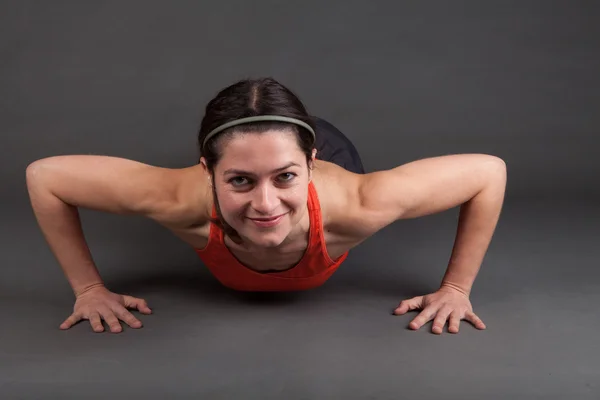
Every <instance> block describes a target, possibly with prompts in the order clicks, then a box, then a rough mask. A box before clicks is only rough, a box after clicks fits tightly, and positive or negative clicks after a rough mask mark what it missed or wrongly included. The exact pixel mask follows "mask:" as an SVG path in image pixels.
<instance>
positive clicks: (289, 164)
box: [223, 161, 300, 175]
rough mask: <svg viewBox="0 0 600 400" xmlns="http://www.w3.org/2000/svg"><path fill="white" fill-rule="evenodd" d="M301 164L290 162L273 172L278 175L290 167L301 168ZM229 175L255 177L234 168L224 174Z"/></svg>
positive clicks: (250, 173)
mask: <svg viewBox="0 0 600 400" xmlns="http://www.w3.org/2000/svg"><path fill="white" fill-rule="evenodd" d="M299 166H300V164H297V163H295V162H293V161H292V162H290V163H288V164H286V165H284V166H283V167H279V168H276V169H274V170H273V171H271V173H272V174H274V173H276V172H280V171H283V170H284V169H288V168H290V167H299ZM229 174H235V175H254V174H253V173H252V172H249V171H244V170H241V169H234V168H230V169H228V170H226V171H225V172H223V175H229Z"/></svg>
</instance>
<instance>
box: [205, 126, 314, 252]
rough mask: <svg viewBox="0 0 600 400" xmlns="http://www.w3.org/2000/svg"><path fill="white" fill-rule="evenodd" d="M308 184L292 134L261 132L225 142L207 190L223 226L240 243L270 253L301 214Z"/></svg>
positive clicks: (308, 176) (303, 159) (302, 157)
mask: <svg viewBox="0 0 600 400" xmlns="http://www.w3.org/2000/svg"><path fill="white" fill-rule="evenodd" d="M313 159H314V152H313ZM310 179H311V171H310V170H309V168H308V165H307V163H306V155H305V154H304V153H303V152H302V150H301V149H300V148H299V147H298V143H297V141H296V137H295V135H294V133H293V132H292V131H267V132H264V133H262V134H253V133H249V134H243V135H236V136H235V137H233V138H231V139H230V140H228V141H226V143H225V144H224V148H223V150H222V155H221V158H220V160H219V162H218V163H217V165H216V166H215V169H214V183H213V185H214V186H215V191H216V194H217V197H218V202H219V207H220V210H221V214H222V217H223V218H224V219H225V221H226V222H227V223H228V224H229V225H230V226H231V227H232V228H233V229H235V230H236V231H237V232H238V234H239V235H240V237H242V238H243V240H244V241H245V242H248V243H250V244H251V245H252V246H256V247H261V248H263V247H264V248H272V247H276V246H278V245H280V244H281V243H282V242H283V241H284V240H285V239H286V238H287V237H288V235H289V234H290V233H291V232H292V231H293V230H294V227H296V226H297V224H298V223H299V222H300V221H301V220H302V218H303V217H304V216H305V215H306V212H307V197H308V183H309V181H310Z"/></svg>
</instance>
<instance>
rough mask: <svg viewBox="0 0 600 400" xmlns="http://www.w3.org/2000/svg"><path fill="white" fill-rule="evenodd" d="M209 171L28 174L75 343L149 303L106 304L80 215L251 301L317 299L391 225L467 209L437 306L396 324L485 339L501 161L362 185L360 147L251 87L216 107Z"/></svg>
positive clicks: (431, 300)
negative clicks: (153, 236)
mask: <svg viewBox="0 0 600 400" xmlns="http://www.w3.org/2000/svg"><path fill="white" fill-rule="evenodd" d="M198 139H199V141H198V144H199V150H200V154H201V158H200V162H199V163H198V164H197V165H193V166H190V167H186V168H181V169H168V168H160V167H156V166H151V165H147V164H143V163H140V162H136V161H132V160H127V159H122V158H116V157H107V156H82V155H72V156H58V157H49V158H45V159H41V160H38V161H36V162H34V163H32V164H31V165H30V166H29V167H28V168H27V174H26V176H27V186H28V190H29V194H30V199H31V203H32V207H33V210H34V212H35V215H36V218H37V220H38V223H39V225H40V228H41V230H42V232H43V234H44V236H45V238H46V240H47V241H48V244H49V246H50V248H51V250H52V252H53V254H54V255H55V257H56V258H57V260H58V262H59V264H60V265H61V267H62V269H63V271H64V273H65V275H66V277H67V279H68V281H69V283H70V285H71V287H72V288H73V291H74V293H75V296H76V301H75V306H74V311H73V314H72V315H71V316H69V317H68V318H67V319H66V320H65V321H64V322H63V324H62V325H61V328H62V329H68V328H69V327H71V326H72V325H73V324H75V323H77V322H78V321H80V320H82V319H88V320H89V321H90V324H91V326H92V327H93V329H94V330H95V331H96V332H101V331H103V330H104V327H103V324H102V320H104V321H106V323H107V325H108V326H109V327H110V330H111V331H112V332H120V331H121V329H122V326H121V325H120V322H119V320H122V321H124V322H125V323H127V324H128V325H129V326H131V327H133V328H139V327H141V326H142V323H141V321H140V320H138V319H137V318H135V317H134V316H133V315H132V314H131V313H130V312H129V311H128V310H127V309H128V308H134V309H137V310H138V311H140V312H141V313H145V314H149V313H151V310H150V308H149V307H148V305H147V303H146V302H145V301H144V300H143V299H139V298H134V297H131V296H127V295H120V294H116V293H112V292H110V291H109V290H108V289H107V288H106V287H105V286H104V285H103V282H102V279H101V277H100V275H99V273H98V271H97V269H96V267H95V265H94V263H93V261H92V258H91V255H90V252H89V249H88V246H87V243H86V242H85V239H84V235H83V233H82V229H81V224H80V221H79V215H78V208H79V207H85V208H88V209H95V210H101V211H106V212H111V213H119V214H137V215H142V216H145V217H148V218H150V219H152V220H154V221H156V222H158V223H159V224H161V225H163V226H164V227H166V228H167V229H169V230H171V231H172V232H173V233H174V234H175V235H177V236H178V237H180V238H181V239H183V240H184V241H185V242H187V243H189V244H190V245H191V246H192V247H193V248H194V249H195V251H196V252H197V253H198V255H199V257H200V258H201V259H202V260H203V261H204V263H205V264H206V266H207V267H208V268H209V269H210V270H211V272H212V273H213V274H214V276H215V277H216V278H217V279H218V280H219V281H220V282H221V283H223V285H225V286H227V287H229V288H232V289H234V290H245V291H289V290H307V289H311V288H316V287H319V286H321V285H322V284H323V283H324V282H325V281H326V280H327V279H328V278H329V277H330V276H331V275H332V274H333V273H334V272H335V271H336V269H337V268H338V267H339V266H340V264H341V263H342V262H343V261H344V260H345V259H346V257H347V255H348V251H349V250H350V249H351V248H353V247H355V246H357V245H358V244H360V243H361V242H362V241H364V240H365V239H367V238H368V237H369V236H371V235H373V234H374V233H375V232H377V231H379V230H380V229H382V228H383V227H385V226H387V225H389V224H391V223H392V222H394V221H397V220H399V219H405V218H415V217H419V216H423V215H428V214H432V213H436V212H441V211H444V210H447V209H450V208H453V207H455V206H458V205H461V206H462V207H461V215H460V219H459V223H458V232H457V237H456V242H455V247H454V249H453V253H452V257H451V260H450V264H449V266H448V270H447V272H446V274H445V276H444V279H443V280H442V284H441V286H440V288H439V290H437V291H436V292H434V293H431V294H429V295H426V296H418V297H415V298H412V299H407V300H404V301H402V302H401V303H400V304H399V306H398V307H397V308H396V310H395V311H394V313H395V314H396V315H400V314H404V313H406V312H407V311H409V310H417V309H418V310H422V312H421V313H420V314H419V315H418V316H417V317H416V318H415V319H414V320H413V321H412V322H411V324H410V327H411V328H412V329H419V328H420V327H421V326H422V325H423V324H425V323H427V322H428V321H430V320H432V319H433V320H434V321H433V332H434V333H438V334H439V333H441V332H442V330H443V327H444V326H445V324H446V323H448V331H449V332H452V333H456V332H458V328H459V322H460V321H461V320H462V319H465V320H467V321H470V322H471V323H473V324H474V325H475V327H477V328H478V329H485V325H484V323H483V322H482V321H481V320H480V319H479V318H478V317H477V315H475V314H474V313H473V311H472V306H471V303H470V301H469V293H470V290H471V286H472V284H473V281H474V280H475V277H476V274H477V272H478V269H479V267H480V265H481V262H482V260H483V258H484V255H485V252H486V251H487V247H488V245H489V243H490V240H491V238H492V235H493V232H494V230H495V227H496V224H497V221H498V218H499V215H500V211H501V207H502V203H503V199H504V190H505V185H506V168H505V164H504V162H503V161H502V160H500V159H499V158H497V157H493V156H489V155H483V154H464V155H450V156H443V157H435V158H428V159H423V160H418V161H414V162H411V163H408V164H405V165H401V166H399V167H396V168H393V169H390V170H385V171H377V172H373V173H364V171H363V168H362V163H361V162H360V158H359V157H358V154H357V152H356V150H355V149H354V146H352V144H351V143H350V142H349V141H348V139H346V138H345V136H344V135H343V134H341V133H340V132H339V131H337V130H336V129H335V128H334V127H333V126H332V125H331V124H329V123H327V122H325V121H323V120H320V119H318V118H313V117H310V116H309V114H308V113H307V111H306V110H305V108H304V106H303V104H302V103H301V102H300V100H299V99H298V98H297V97H296V96H295V95H294V94H293V93H292V92H291V91H290V90H288V89H287V88H285V87H284V86H282V85H281V84H279V83H278V82H276V81H275V80H273V79H257V80H244V81H240V82H238V83H236V84H234V85H231V86H229V87H227V88H225V89H223V90H222V91H221V92H220V93H218V95H217V96H216V97H215V98H214V99H213V100H211V101H210V102H209V104H208V105H207V107H206V110H205V116H204V118H203V120H202V123H201V127H200V133H199V138H198Z"/></svg>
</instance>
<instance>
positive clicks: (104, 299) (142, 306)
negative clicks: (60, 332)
mask: <svg viewBox="0 0 600 400" xmlns="http://www.w3.org/2000/svg"><path fill="white" fill-rule="evenodd" d="M128 308H132V309H137V310H138V311H139V312H141V313H143V314H151V313H152V310H150V308H149V307H148V304H147V303H146V301H145V300H144V299H138V298H135V297H131V296H127V295H121V294H117V293H113V292H111V291H109V290H108V289H106V288H105V287H104V286H97V287H94V288H92V289H90V290H88V291H86V292H84V293H82V294H80V295H78V296H77V300H76V301H75V306H74V308H73V314H71V316H70V317H69V318H67V319H66V320H65V322H63V323H62V324H61V325H60V329H69V328H70V327H72V326H73V325H75V324H76V323H78V322H79V321H81V320H83V319H87V320H89V321H90V325H92V329H94V331H95V332H103V331H104V325H103V324H102V320H104V321H106V323H107V324H108V326H109V327H110V331H111V332H113V333H118V332H121V331H122V329H123V328H122V327H121V323H120V322H119V320H121V321H123V322H125V323H126V324H127V325H129V326H130V327H132V328H141V327H142V322H141V321H140V320H139V319H137V318H136V317H134V316H133V314H131V313H130V312H129V311H128V310H127V309H128Z"/></svg>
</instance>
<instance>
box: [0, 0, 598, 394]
mask: <svg viewBox="0 0 600 400" xmlns="http://www.w3.org/2000/svg"><path fill="white" fill-rule="evenodd" d="M599 17H600V6H599V5H598V3H597V2H593V1H563V2H558V1H535V2H534V1H503V2H500V1H496V2H481V1H471V2H456V1H455V2H449V1H419V2H417V1H413V2H392V1H373V2H366V1H364V2H360V1H343V2H342V1H338V2H317V1H312V2H311V1H302V2H283V1H281V2H280V1H253V2H245V1H222V2H198V1H173V2H166V1H165V2H160V1H143V2H142V1H138V2H134V1H94V2H91V1H83V2H77V1H70V2H68V1H52V2H42V1H37V2H34V1H3V2H1V3H0V132H1V138H2V142H1V146H0V148H1V149H2V157H0V173H1V174H2V175H1V177H2V187H3V190H2V200H3V202H4V207H3V208H2V209H1V210H0V213H1V217H2V221H3V224H2V226H1V230H0V233H1V235H2V236H1V237H2V242H3V244H4V245H3V251H2V253H1V255H2V259H1V268H0V321H1V324H0V326H1V328H0V397H2V398H3V399H4V398H6V399H9V398H100V397H103V398H104V397H106V396H112V397H114V398H121V397H123V398H124V397H127V398H138V397H145V398H167V397H169V398H179V397H185V396H191V395H195V396H196V398H198V397H202V396H204V397H206V398H211V399H218V398H257V399H267V398H273V399H281V398H289V399H296V398H298V399H315V398H319V399H321V398H344V399H351V398H352V399H354V398H357V399H358V398H360V399H364V398H373V399H398V398H408V397H409V396H411V397H412V396H417V397H418V398H422V399H429V398H442V397H443V398H446V399H448V398H462V399H471V398H472V399H480V398H489V399H496V398H497V399H503V398H513V399H521V398H522V399H532V398H545V399H547V398H556V399H563V398H569V399H593V398H598V397H599V396H600V383H599V382H600V361H599V360H600V344H599V343H600V342H599V341H598V339H597V337H598V330H599V328H600V323H599V317H598V316H599V312H598V306H597V305H598V302H599V300H600V296H599V295H598V289H599V288H600V284H599V278H600V273H599V272H598V261H597V260H598V256H600V252H599V250H598V245H597V243H598V239H599V238H600V234H599V233H600V232H599V231H600V229H599V228H598V225H599V224H598V223H599V217H600V206H599V205H598V204H599V203H598V200H599V198H600V190H599V189H598V187H599V185H598V180H599V179H598V176H599V175H600V160H599V157H598V156H597V154H596V153H597V149H598V145H597V140H596V137H597V135H598V130H599V128H600V116H599V113H598V110H600V95H599V89H600V24H599V23H598V20H599ZM256 76H273V77H275V78H276V79H278V80H280V81H281V82H282V83H284V84H286V85H287V86H289V87H290V88H291V89H292V90H294V91H296V92H297V93H298V94H299V96H300V97H301V99H302V100H303V101H304V102H305V103H306V105H307V107H308V109H309V111H310V112H312V113H314V114H316V115H319V116H321V117H323V118H326V119H328V120H330V121H331V122H332V123H334V124H335V125H336V126H337V127H338V128H340V129H341V130H342V131H343V132H345V133H346V135H347V136H349V137H350V138H351V139H352V140H353V141H354V142H355V144H356V146H357V148H358V149H359V151H360V153H361V155H362V157H363V162H364V165H365V167H366V169H367V170H369V171H374V170H378V169H384V168H391V167H394V166H397V165H400V164H402V163H405V162H408V161H412V160H415V159H418V158H422V157H429V156H437V155H442V154H449V153H468V152H482V153H490V154H494V155H497V156H500V157H502V158H503V159H504V160H505V161H506V163H507V166H508V173H509V183H508V190H507V197H506V203H505V207H504V211H503V215H502V217H501V220H500V223H499V225H498V229H497V231H496V235H495V236H494V239H493V241H492V245H491V247H490V249H489V251H488V254H487V256H486V259H485V261H484V263H483V266H482V269H481V272H480V274H479V276H478V278H477V280H476V282H475V285H474V289H473V293H472V296H471V300H472V303H473V306H474V310H475V312H476V313H478V315H479V316H480V317H481V318H482V319H483V321H484V322H486V324H487V325H488V329H487V330H486V331H477V330H475V329H474V328H473V327H472V326H471V325H470V324H468V323H467V322H465V321H463V322H462V323H461V331H460V333H459V334H458V335H451V334H447V333H444V334H443V335H442V336H437V335H433V334H431V333H430V329H431V323H429V324H427V325H426V326H425V327H423V328H422V329H421V330H419V331H416V332H414V331H410V330H408V329H407V325H408V323H409V322H410V320H412V318H414V317H415V316H416V315H417V314H416V313H411V314H408V315H405V316H401V317H393V316H391V315H390V313H391V310H392V309H393V308H394V307H395V306H396V305H397V304H398V303H399V302H400V301H401V300H403V299H405V298H408V297H412V296H415V295H421V294H427V293H429V292H431V291H434V290H435V289H436V288H437V285H438V284H439V282H440V280H441V278H442V276H443V273H444V271H445V268H446V265H447V261H448V257H449V255H450V251H451V248H452V244H453V239H454V234H455V229H456V218H457V215H458V210H457V209H453V210H449V211H447V212H444V213H440V214H436V215H432V216H428V217H424V218H420V219H417V220H410V221H402V222H398V223H396V224H394V225H392V226H390V227H388V228H386V229H384V230H383V231H381V232H380V233H378V234H376V235H375V236H374V237H373V238H371V239H369V240H368V241H367V242H365V243H364V244H363V245H361V246H360V247H358V248H357V249H355V250H354V251H353V252H352V253H351V256H350V258H349V260H348V261H347V262H346V263H345V264H344V265H343V267H342V268H341V269H340V271H339V272H338V273H336V275H334V276H333V278H331V280H330V281H329V282H328V283H327V284H326V285H325V286H324V287H322V288H320V289H318V290H313V291H310V292H305V293H298V294H279V295H267V296H246V295H242V294H238V293H232V292H230V291H228V290H226V289H224V288H222V287H220V286H219V285H218V284H217V283H216V282H215V280H214V279H213V278H212V277H211V276H210V275H209V274H208V273H207V271H206V269H205V268H204V267H203V266H202V264H201V263H200V261H199V260H198V258H197V257H196V255H195V254H194V252H193V251H192V249H191V248H189V247H188V246H187V245H185V244H182V243H181V242H180V241H178V239H176V238H175V237H173V236H172V235H171V234H170V233H168V232H165V231H164V230H163V229H161V228H159V227H157V226H156V225H154V224H152V223H150V222H148V221H146V220H142V219H139V218H135V217H121V216H114V215H107V214H100V213H96V212H91V211H89V210H82V217H83V223H84V229H85V232H86V237H87V239H88V241H89V243H90V246H91V249H92V252H93V255H94V259H95V261H96V263H97V265H98V267H99V269H100V271H101V273H102V275H103V277H104V278H105V280H106V283H107V285H108V286H109V288H111V289H112V290H113V291H118V292H125V293H129V294H132V295H134V296H138V297H143V298H145V299H146V300H147V301H148V302H149V304H150V306H151V307H152V308H153V309H154V314H153V315H151V316H141V319H142V321H143V322H144V324H145V325H144V328H143V329H142V330H132V329H127V328H125V331H124V332H123V333H121V334H119V335H113V334H109V333H104V334H95V333H93V332H92V331H91V328H90V326H89V323H87V322H83V323H80V324H79V325H77V326H75V327H74V328H72V329H71V330H69V331H60V330H59V329H58V325H59V324H60V323H61V322H62V321H63V320H64V319H65V318H66V317H67V316H68V315H69V313H70V312H71V310H72V306H73V296H72V293H71V291H70V288H69V286H68V284H67V283H66V280H65V279H64V277H63V276H62V273H61V271H60V268H59V266H58V265H57V264H56V262H55V260H54V259H53V257H52V255H51V253H50V251H49V250H48V248H47V246H46V244H45V242H44V240H43V238H42V236H41V234H40V232H39V229H38V228H37V226H36V223H35V220H34V217H33V214H32V212H31V209H30V206H29V203H28V198H27V192H26V188H25V179H24V178H25V175H24V172H25V168H26V166H27V165H28V164H29V163H30V162H32V161H34V160H36V159H38V158H42V157H46V156H51V155H57V154H74V153H87V154H109V155H114V156H122V157H127V158H132V159H136V160H139V161H143V162H147V163H151V164H155V165H162V166H168V167H182V166H186V165H190V164H193V163H195V162H196V160H197V158H198V154H197V150H196V148H195V142H196V130H197V128H198V125H199V122H200V119H201V117H202V112H203V108H204V106H205V104H206V102H207V101H208V100H209V99H210V98H211V97H212V96H214V94H215V93H216V92H217V91H218V90H219V89H221V88H222V87H224V86H226V85H229V84H230V83H233V82H234V81H235V80H238V79H240V78H244V77H256Z"/></svg>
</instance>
